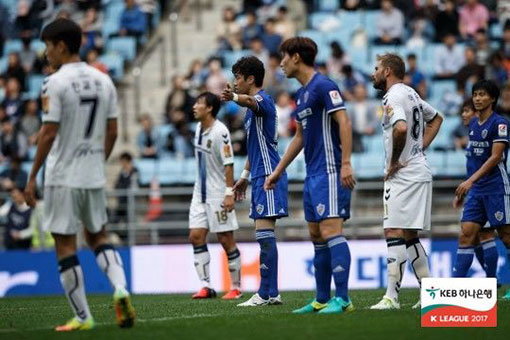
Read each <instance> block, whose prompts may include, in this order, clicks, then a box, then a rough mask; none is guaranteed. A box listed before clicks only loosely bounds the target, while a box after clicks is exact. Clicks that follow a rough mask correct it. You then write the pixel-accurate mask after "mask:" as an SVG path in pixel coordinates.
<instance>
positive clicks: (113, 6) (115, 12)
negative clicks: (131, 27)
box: [104, 1, 126, 22]
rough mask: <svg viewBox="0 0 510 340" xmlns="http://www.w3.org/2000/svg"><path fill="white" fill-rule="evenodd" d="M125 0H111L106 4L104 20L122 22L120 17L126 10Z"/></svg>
mask: <svg viewBox="0 0 510 340" xmlns="http://www.w3.org/2000/svg"><path fill="white" fill-rule="evenodd" d="M125 7H126V6H125V5H124V2H123V1H122V2H121V1H111V2H110V3H109V4H108V5H107V6H106V11H105V12H104V21H105V22H106V21H110V22H120V17H121V16H122V12H124V8H125Z"/></svg>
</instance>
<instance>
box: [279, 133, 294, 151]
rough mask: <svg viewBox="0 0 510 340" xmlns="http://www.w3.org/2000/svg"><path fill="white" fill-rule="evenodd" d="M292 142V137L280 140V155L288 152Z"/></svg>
mask: <svg viewBox="0 0 510 340" xmlns="http://www.w3.org/2000/svg"><path fill="white" fill-rule="evenodd" d="M291 140H292V138H291V137H285V138H280V139H279V140H278V153H279V154H280V155H283V154H284V153H285V150H287V147H288V146H289V144H290V141H291Z"/></svg>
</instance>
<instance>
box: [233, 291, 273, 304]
mask: <svg viewBox="0 0 510 340" xmlns="http://www.w3.org/2000/svg"><path fill="white" fill-rule="evenodd" d="M268 304H269V299H267V300H264V299H263V298H261V297H260V295H259V294H258V293H255V294H253V296H252V297H251V298H250V299H249V300H248V301H245V302H243V303H240V304H238V305H237V306H239V307H256V306H266V305H268Z"/></svg>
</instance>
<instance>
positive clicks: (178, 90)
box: [165, 75, 195, 122]
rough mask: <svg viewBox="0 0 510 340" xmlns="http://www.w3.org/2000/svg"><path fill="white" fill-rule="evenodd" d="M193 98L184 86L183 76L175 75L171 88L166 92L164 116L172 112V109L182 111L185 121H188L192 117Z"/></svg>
mask: <svg viewBox="0 0 510 340" xmlns="http://www.w3.org/2000/svg"><path fill="white" fill-rule="evenodd" d="M194 102H195V100H194V99H193V97H191V96H190V94H189V93H188V90H187V89H186V88H184V78H183V77H182V76H179V75H176V76H174V77H173V78H172V90H171V91H170V93H169V94H168V97H167V100H166V105H165V112H166V115H165V116H166V117H169V115H170V114H171V113H172V111H176V110H177V111H183V112H184V115H185V118H184V121H185V122H190V121H191V120H192V119H193V103H194Z"/></svg>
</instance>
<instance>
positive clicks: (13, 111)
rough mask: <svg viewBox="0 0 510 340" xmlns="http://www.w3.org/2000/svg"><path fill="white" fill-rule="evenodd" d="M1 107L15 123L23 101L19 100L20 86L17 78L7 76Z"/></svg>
mask: <svg viewBox="0 0 510 340" xmlns="http://www.w3.org/2000/svg"><path fill="white" fill-rule="evenodd" d="M2 107H3V108H4V110H5V113H6V115H7V117H9V118H10V119H12V120H13V122H14V123H17V121H18V119H19V118H20V117H21V113H22V110H23V101H22V100H21V88H20V84H19V81H18V79H17V78H8V79H7V85H6V87H5V98H4V100H3V101H2Z"/></svg>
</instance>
